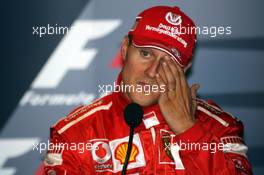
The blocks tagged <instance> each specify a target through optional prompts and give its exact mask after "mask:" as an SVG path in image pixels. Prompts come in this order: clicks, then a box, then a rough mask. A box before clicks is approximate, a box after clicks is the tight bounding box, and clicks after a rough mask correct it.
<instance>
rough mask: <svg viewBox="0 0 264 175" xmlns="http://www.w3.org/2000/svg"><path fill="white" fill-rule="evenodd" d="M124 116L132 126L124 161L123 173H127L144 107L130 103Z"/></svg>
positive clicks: (123, 174) (124, 174)
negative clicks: (135, 131)
mask: <svg viewBox="0 0 264 175" xmlns="http://www.w3.org/2000/svg"><path fill="white" fill-rule="evenodd" d="M124 117H125V121H126V123H127V125H128V126H129V127H130V132H129V140H128V147H127V153H126V159H125V162H124V166H123V170H122V175H126V169H127V165H128V161H129V158H130V153H131V149H132V143H133V137H134V129H135V128H136V127H137V126H138V125H140V123H141V122H142V118H143V109H142V107H141V106H140V105H139V104H137V103H130V104H128V105H127V106H126V108H125V111H124Z"/></svg>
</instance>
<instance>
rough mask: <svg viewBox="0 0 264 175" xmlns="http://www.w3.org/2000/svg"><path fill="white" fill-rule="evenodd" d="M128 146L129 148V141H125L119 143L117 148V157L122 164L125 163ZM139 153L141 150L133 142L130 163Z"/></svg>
mask: <svg viewBox="0 0 264 175" xmlns="http://www.w3.org/2000/svg"><path fill="white" fill-rule="evenodd" d="M127 148H128V143H127V142H124V143H121V144H120V145H118V146H117V148H116V150H115V158H116V159H117V160H119V161H120V164H124V163H125V159H126V153H127ZM138 154H139V150H138V148H137V146H136V145H135V144H133V145H132V149H131V154H130V157H129V160H128V163H131V162H135V161H136V157H137V155H138Z"/></svg>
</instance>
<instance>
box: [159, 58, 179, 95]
mask: <svg viewBox="0 0 264 175" xmlns="http://www.w3.org/2000/svg"><path fill="white" fill-rule="evenodd" d="M161 64H162V68H163V71H164V73H165V76H166V79H167V88H168V91H175V89H176V81H175V78H174V75H173V73H172V71H171V70H170V67H169V65H168V63H167V62H165V61H162V63H161Z"/></svg>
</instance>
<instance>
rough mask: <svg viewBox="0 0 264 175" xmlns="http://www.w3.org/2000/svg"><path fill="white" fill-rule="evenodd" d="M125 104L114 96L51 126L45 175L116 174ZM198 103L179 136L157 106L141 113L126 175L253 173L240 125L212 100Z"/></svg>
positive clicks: (120, 163) (124, 129)
mask: <svg viewBox="0 0 264 175" xmlns="http://www.w3.org/2000/svg"><path fill="white" fill-rule="evenodd" d="M128 103H129V102H128V100H127V99H126V98H125V97H124V96H123V94H122V93H121V92H113V93H112V94H110V95H108V96H105V97H103V98H101V99H99V100H97V101H95V102H93V103H92V104H90V105H88V106H82V107H79V108H77V109H76V110H74V111H73V112H71V113H70V114H69V115H68V116H67V117H65V118H63V119H61V120H60V121H59V122H57V123H56V124H55V125H54V126H52V127H51V138H50V141H51V142H50V143H51V147H50V149H49V151H48V152H47V155H46V158H45V161H44V164H45V173H46V174H50V175H54V174H57V175H65V174H67V175H77V174H78V175H90V174H92V175H94V174H103V175H108V174H121V171H122V166H123V163H124V160H125V156H126V150H127V142H128V135H129V127H128V126H127V124H126V123H125V121H124V117H123V111H124V108H125V107H126V105H127V104H128ZM197 103H198V106H197V110H196V114H195V117H196V123H195V124H194V125H193V126H192V127H191V128H190V129H188V130H187V131H185V132H184V133H181V134H175V133H173V132H172V131H171V130H170V128H169V127H168V125H167V124H166V122H165V120H164V119H163V116H162V114H161V111H160V109H159V106H158V105H154V106H150V107H145V108H144V109H143V110H144V117H143V122H142V123H141V124H140V125H139V127H137V128H136V129H135V134H134V139H133V146H132V151H131V156H130V159H129V164H128V169H127V174H131V175H132V174H133V175H136V174H138V175H142V174H144V175H150V174H155V175H156V174H157V175H162V174H164V175H170V174H174V175H175V174H176V175H177V174H186V175H249V174H252V171H251V166H250V164H249V161H248V159H247V156H246V152H247V146H246V145H245V143H244V141H243V139H242V134H243V125H242V123H241V122H240V121H239V120H237V119H235V118H233V117H232V116H231V115H230V114H228V113H226V112H224V111H223V110H222V109H220V108H219V107H218V106H217V105H215V104H214V103H213V102H211V101H208V102H205V101H203V100H200V99H197ZM58 145H59V146H58ZM62 145H64V146H62Z"/></svg>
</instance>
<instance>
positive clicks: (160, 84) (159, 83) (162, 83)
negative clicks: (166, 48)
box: [156, 73, 166, 96]
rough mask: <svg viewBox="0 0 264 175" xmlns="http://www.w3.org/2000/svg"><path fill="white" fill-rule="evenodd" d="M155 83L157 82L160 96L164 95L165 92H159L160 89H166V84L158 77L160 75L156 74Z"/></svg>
mask: <svg viewBox="0 0 264 175" xmlns="http://www.w3.org/2000/svg"><path fill="white" fill-rule="evenodd" d="M156 81H157V83H158V85H159V90H160V92H161V95H162V96H164V95H165V91H161V90H163V88H162V87H166V84H165V82H164V80H163V79H162V77H161V76H160V74H158V73H157V74H156Z"/></svg>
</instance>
